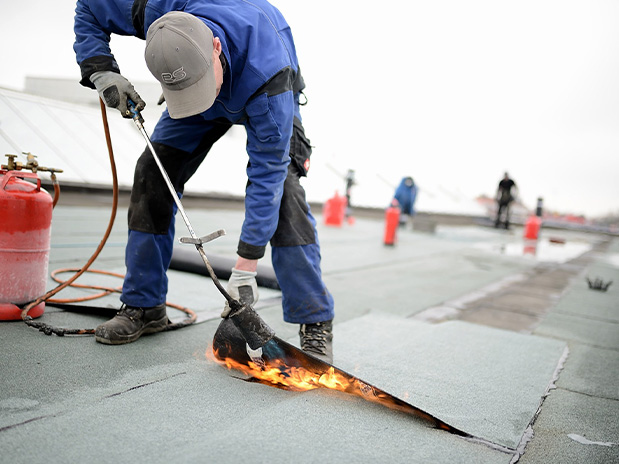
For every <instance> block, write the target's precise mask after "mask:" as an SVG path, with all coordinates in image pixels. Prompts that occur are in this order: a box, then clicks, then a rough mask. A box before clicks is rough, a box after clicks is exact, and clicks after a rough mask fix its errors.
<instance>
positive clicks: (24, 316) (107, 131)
mask: <svg viewBox="0 0 619 464" xmlns="http://www.w3.org/2000/svg"><path fill="white" fill-rule="evenodd" d="M99 105H100V107H101V118H102V121H103V130H104V132H105V141H106V143H107V149H108V154H109V158H110V167H111V169H112V191H113V199H112V212H111V213H110V220H109V222H108V226H107V229H106V231H105V234H104V235H103V238H102V239H101V242H100V243H99V246H98V247H97V249H96V250H95V252H94V253H93V254H92V256H91V257H90V259H89V260H88V261H87V262H86V264H84V266H83V267H82V268H81V269H59V270H56V271H54V272H53V273H52V278H53V279H54V280H55V281H56V282H61V283H60V285H58V286H57V287H55V288H53V289H52V290H50V291H48V292H47V293H45V294H44V295H42V296H40V297H39V298H37V299H36V300H34V301H32V302H30V303H28V304H27V305H26V306H25V307H24V308H23V309H22V312H21V318H22V320H23V321H24V322H25V323H26V324H28V325H29V326H31V327H35V328H38V329H39V330H40V331H42V332H45V333H46V334H48V335H51V334H52V333H56V334H57V335H65V334H94V329H58V328H54V327H51V326H49V325H47V324H43V323H41V322H35V321H34V320H33V319H32V317H31V316H28V312H29V311H30V310H31V309H32V308H34V307H35V306H37V305H39V304H40V303H42V302H44V301H49V302H50V303H51V302H56V303H58V302H66V303H69V302H70V303H72V302H79V301H86V300H92V299H95V298H99V297H102V296H105V295H109V294H110V293H113V292H117V293H120V288H106V287H96V286H87V285H79V284H74V282H75V280H77V278H78V277H80V276H81V275H82V274H84V273H85V272H87V271H88V272H95V273H100V274H108V275H113V276H116V277H120V278H124V275H122V274H117V273H112V272H107V271H98V270H90V271H89V267H90V266H91V265H92V263H93V262H94V261H95V260H96V259H97V257H98V256H99V254H100V253H101V250H103V247H104V246H105V243H106V242H107V239H108V238H109V236H110V233H111V232H112V227H113V226H114V220H115V219H116V211H117V209H118V176H117V172H116V162H115V160H114V150H113V148H112V138H111V136H110V128H109V125H108V120H107V112H106V108H105V103H103V100H101V99H99ZM54 194H55V195H54V204H53V205H54V206H55V205H56V203H57V201H58V196H59V194H60V189H59V188H57V185H56V184H54ZM61 272H75V274H74V275H73V276H71V277H70V278H69V279H67V280H66V281H60V280H58V279H57V278H56V274H58V273H61ZM69 286H73V287H81V288H94V289H98V290H103V291H102V293H99V294H97V295H92V296H88V297H83V298H72V299H62V300H54V299H51V297H52V296H54V295H55V294H57V293H58V292H60V291H61V290H62V289H64V288H67V287H69ZM166 305H167V306H170V307H173V308H176V309H178V310H180V311H182V312H184V313H186V314H187V315H188V316H189V318H188V319H185V320H184V321H181V322H179V323H176V324H169V326H168V330H169V329H177V328H180V327H184V326H186V325H190V324H193V323H194V322H195V321H196V319H197V315H196V313H195V312H193V311H192V310H190V309H188V308H185V307H182V306H179V305H175V304H172V303H166Z"/></svg>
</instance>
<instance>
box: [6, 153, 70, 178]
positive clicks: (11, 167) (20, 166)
mask: <svg viewBox="0 0 619 464" xmlns="http://www.w3.org/2000/svg"><path fill="white" fill-rule="evenodd" d="M22 154H24V155H26V164H24V163H22V162H20V161H16V159H17V155H13V154H6V155H5V156H6V157H7V158H8V159H9V161H8V164H3V165H1V166H0V168H2V169H5V170H7V171H22V170H28V171H32V172H38V171H46V172H51V173H52V174H54V173H56V172H62V169H56V168H48V167H45V166H39V162H38V161H37V157H36V156H35V155H33V154H32V153H30V152H22Z"/></svg>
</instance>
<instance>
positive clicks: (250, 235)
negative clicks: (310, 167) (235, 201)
mask: <svg viewBox="0 0 619 464" xmlns="http://www.w3.org/2000/svg"><path fill="white" fill-rule="evenodd" d="M246 111H247V116H248V120H247V122H246V123H245V127H246V130H247V153H248V155H249V165H248V167H247V177H248V184H247V189H246V192H245V221H244V223H243V228H242V230H241V237H240V240H239V247H238V250H237V252H238V254H239V256H242V257H244V258H247V259H259V258H262V256H264V251H265V248H266V244H267V243H268V242H269V240H270V239H271V237H272V236H273V234H274V233H275V230H276V229H277V223H278V219H279V207H280V203H281V198H282V194H283V190H284V181H285V180H286V176H287V174H288V165H289V164H290V155H289V150H290V138H291V136H292V125H293V124H292V123H293V119H294V114H295V103H294V98H293V94H292V92H291V91H288V92H285V93H281V94H278V95H275V96H268V95H267V94H266V93H263V94H261V95H258V96H257V97H255V98H254V99H252V100H251V101H250V102H249V103H248V104H247V107H246Z"/></svg>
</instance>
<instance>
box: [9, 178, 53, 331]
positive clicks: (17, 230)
mask: <svg viewBox="0 0 619 464" xmlns="http://www.w3.org/2000/svg"><path fill="white" fill-rule="evenodd" d="M23 179H33V180H35V181H36V184H35V183H32V182H27V181H25V180H23ZM52 203H53V201H52V197H51V196H50V195H49V194H48V193H47V192H46V191H45V190H44V189H42V188H41V179H39V177H38V176H37V175H36V174H35V173H31V172H22V171H6V170H0V217H1V218H2V220H1V221H0V321H11V320H17V319H21V309H20V308H19V305H23V304H25V303H28V302H30V301H33V300H35V299H36V298H38V297H39V296H41V295H43V294H44V293H45V287H46V285H47V267H48V262H49V248H50V234H51V224H52V209H53V208H52ZM44 310H45V303H40V304H38V305H37V306H35V307H34V308H32V309H31V310H30V312H29V313H28V315H30V316H32V317H39V316H41V315H42V314H43V311H44Z"/></svg>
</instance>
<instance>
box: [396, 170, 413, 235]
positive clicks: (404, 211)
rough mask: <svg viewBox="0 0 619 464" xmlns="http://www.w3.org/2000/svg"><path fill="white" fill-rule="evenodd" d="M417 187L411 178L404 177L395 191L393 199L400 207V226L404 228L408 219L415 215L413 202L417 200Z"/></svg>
mask: <svg viewBox="0 0 619 464" xmlns="http://www.w3.org/2000/svg"><path fill="white" fill-rule="evenodd" d="M417 190H418V189H417V185H415V181H414V180H413V178H412V177H410V176H407V177H404V178H403V179H402V180H401V181H400V185H398V186H397V188H396V189H395V194H394V196H393V198H394V199H395V200H397V202H398V205H399V207H400V225H401V226H404V225H406V223H407V222H408V220H409V218H412V217H413V216H414V215H415V200H416V199H417Z"/></svg>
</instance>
